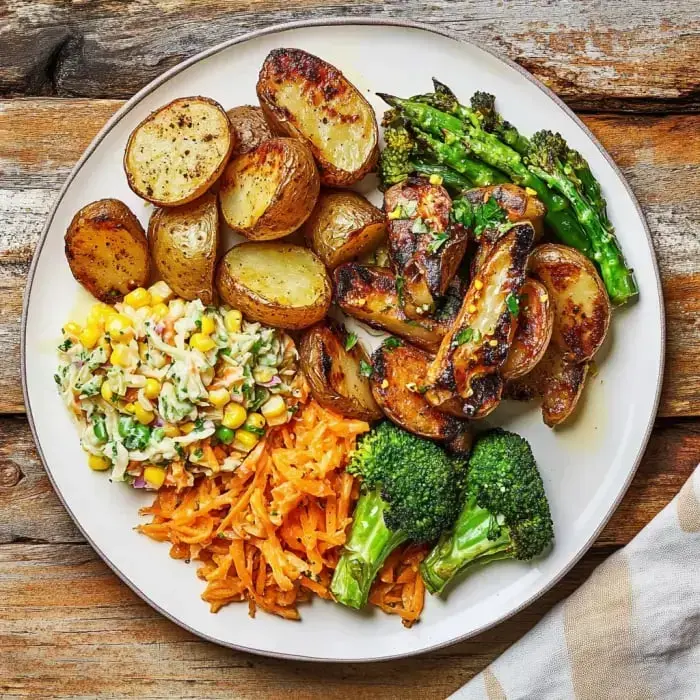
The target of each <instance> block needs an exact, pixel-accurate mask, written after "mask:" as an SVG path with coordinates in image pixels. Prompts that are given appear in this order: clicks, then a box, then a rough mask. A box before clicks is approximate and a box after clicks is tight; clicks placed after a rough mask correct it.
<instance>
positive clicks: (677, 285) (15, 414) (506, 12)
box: [0, 0, 700, 700]
mask: <svg viewBox="0 0 700 700" xmlns="http://www.w3.org/2000/svg"><path fill="white" fill-rule="evenodd" d="M323 14H325V15H327V16H346V15H372V16H377V17H406V18H410V19H414V20H418V21H423V22H427V23H430V24H434V25H436V26H439V27H447V28H449V29H451V30H452V31H454V32H457V33H458V34H460V35H462V36H463V37H465V38H468V39H475V40H477V41H480V42H483V43H484V44H485V45H487V46H490V47H493V48H494V49H497V50H499V51H501V52H502V53H503V54H504V55H507V56H509V57H511V58H513V59H515V60H516V61H518V62H519V63H520V64H521V65H523V66H525V67H526V68H527V69H529V70H530V71H532V72H533V73H534V74H535V75H536V76H537V77H538V78H540V79H541V80H543V81H544V82H545V83H547V84H548V85H549V86H550V87H552V88H553V89H554V90H555V91H556V92H558V93H559V94H560V95H561V96H562V97H563V98H564V99H565V100H566V101H567V102H568V103H569V104H570V105H571V106H572V107H573V108H574V109H575V110H576V111H577V112H578V113H579V114H580V115H581V117H582V118H583V119H584V121H585V122H586V123H587V124H588V126H589V127H590V128H591V129H592V130H593V132H594V133H595V134H596V135H597V136H598V137H599V138H600V140H601V141H602V142H603V144H604V145H605V146H606V147H607V149H608V150H609V151H610V153H611V154H612V155H613V157H614V158H615V160H616V161H617V162H618V164H619V165H620V166H621V167H622V169H623V171H624V173H625V175H626V177H627V178H628V180H629V182H630V184H631V185H632V187H633V189H634V191H635V193H636V194H637V197H638V198H639V200H640V202H641V204H642V206H643V208H644V211H645V214H646V217H647V221H648V222H649V226H650V228H651V232H652V235H653V238H654V244H655V247H656V251H657V255H658V259H659V264H660V266H661V274H662V277H663V285H664V295H665V301H666V313H667V322H668V354H667V361H666V378H665V385H664V392H663V397H662V400H661V407H660V411H659V418H658V420H657V422H656V427H655V430H654V433H653V435H652V438H651V442H650V445H649V449H648V451H647V454H646V456H645V458H644V461H643V462H642V465H641V467H640V468H639V472H638V473H637V476H636V478H635V479H634V482H633V484H632V486H631V488H630V490H629V492H628V493H627V496H626V497H625V499H624V501H623V503H622V505H621V506H620V508H619V509H618V511H617V513H616V514H615V516H614V517H613V519H612V520H611V522H610V524H609V525H608V527H607V528H606V529H605V531H604V532H603V534H602V535H601V536H600V538H599V539H598V541H597V542H596V544H595V545H594V547H593V548H592V549H591V551H590V552H589V553H588V554H587V555H586V556H585V557H584V559H583V560H582V561H581V562H580V563H579V564H578V565H577V566H576V567H575V568H574V570H573V571H572V572H571V573H570V574H569V575H568V576H567V577H566V578H565V579H564V581H562V582H561V583H560V584H559V585H558V586H556V587H555V589H554V590H553V591H551V592H550V593H548V594H547V595H545V596H544V597H543V598H542V599H541V600H540V601H539V602H537V603H536V604H534V605H532V606H531V607H530V608H529V609H528V610H526V611H524V612H522V613H521V614H519V615H518V616H516V617H515V618H513V619H512V620H510V621H508V622H506V623H504V624H502V625H500V626H498V627H496V628H495V629H493V630H491V631H490V632H488V633H485V634H482V635H480V636H479V637H477V638H475V639H471V640H469V641H467V642H464V643H462V644H458V645H456V646H453V647H450V648H448V649H444V650H443V651H439V652H436V653H433V654H429V655H427V656H423V657H420V658H419V659H414V660H406V661H397V662H387V663H379V664H373V665H314V664H307V663H295V662H285V661H277V660H272V659H264V658H259V657H255V656H251V655H247V654H243V653H236V652H233V651H230V650H227V649H222V648H219V647H217V646H214V645H213V644H209V643H207V642H203V641H201V640H199V639H197V638H196V637H193V636H192V635H191V634H189V633H187V632H184V631H183V630H181V629H180V628H179V627H177V626H175V625H174V624H172V623H170V622H169V621H167V620H166V619H164V618H162V617H161V616H160V615H158V614H157V613H155V612H154V611H153V610H151V609H150V608H149V607H148V606H147V605H146V604H144V603H142V602H141V600H140V599H138V598H137V597H136V596H135V595H134V594H133V593H132V592H131V591H130V590H129V589H128V588H127V587H126V586H125V585H123V584H122V583H121V582H120V581H119V580H118V579H117V578H116V577H115V576H114V575H113V574H112V573H111V572H110V571H109V570H108V569H107V567H106V566H105V565H104V564H103V563H102V561H101V560H100V559H99V558H98V557H97V555H96V554H95V553H94V552H93V551H92V549H91V548H90V547H89V546H88V545H87V544H86V543H85V542H84V540H83V539H82V537H81V536H80V534H79V533H78V531H77V529H76V527H75V526H74V525H73V523H72V521H71V520H70V518H69V517H68V515H67V514H66V513H65V511H64V510H63V508H62V506H61V505H60V504H59V502H58V499H57V498H56V496H55V495H54V493H53V491H52V489H51V486H50V485H49V482H48V479H47V477H46V475H45V473H44V470H43V468H42V466H41V464H40V463H39V460H38V458H37V455H36V452H35V450H34V447H33V444H32V440H31V437H30V434H29V429H28V427H27V422H26V420H25V419H24V417H23V415H22V413H23V410H24V408H23V405H22V396H21V390H20V384H19V323H20V313H21V302H22V292H23V288H24V283H25V277H26V274H27V270H28V267H29V262H30V260H31V257H32V252H33V249H34V245H35V244H36V241H37V239H38V236H39V234H40V231H41V229H42V226H43V223H44V219H45V217H46V215H47V213H48V211H49V209H50V207H51V205H52V203H53V202H54V200H55V198H56V194H57V192H58V190H59V188H60V186H61V185H62V183H63V181H64V179H65V177H66V175H67V174H68V172H69V171H70V169H71V168H72V166H73V164H74V163H75V161H76V160H77V159H78V157H79V156H80V154H81V153H82V151H83V149H84V148H85V147H86V146H87V145H88V143H89V142H90V140H91V139H92V137H93V136H94V134H95V133H96V132H97V131H98V129H99V128H100V127H101V126H102V125H103V124H104V122H105V120H106V119H107V118H108V117H109V116H110V115H111V114H112V113H113V112H114V111H115V110H116V109H117V108H118V107H119V106H120V105H121V104H122V102H123V100H124V99H126V98H128V97H130V96H131V95H132V94H133V93H134V92H135V91H136V90H138V89H139V88H141V87H142V86H143V85H145V84H146V83H147V82H148V81H149V80H151V79H152V78H154V77H156V76H157V75H159V74H160V73H161V72H163V71H164V70H165V69H167V68H169V67H170V66H173V65H175V64H176V63H178V62H180V61H181V60H183V59H185V58H187V57H188V56H191V55H192V54H194V53H196V52H198V51H200V50H202V49H204V48H207V47H209V46H212V45H214V44H216V43H218V42H220V41H223V40H225V39H229V38H231V37H232V36H235V35H236V34H239V33H242V32H245V31H249V30H251V29H256V28H259V27H263V26H265V25H269V24H272V23H276V22H282V21H287V20H292V19H298V18H305V17H309V16H312V17H318V16H322V15H323ZM699 58H700V22H698V14H697V5H696V4H695V3H693V2H689V1H686V2H676V3H669V2H662V1H660V0H659V1H655V2H649V1H647V2H645V1H643V0H628V1H627V2H616V1H615V0H610V1H609V2H602V1H601V0H580V1H576V0H560V1H559V2H556V3H553V2H551V1H550V0H510V1H509V2H505V3H503V2H487V1H480V0H469V1H468V2H461V1H460V2H450V1H448V0H433V1H432V2H429V3H427V2H426V3H424V2H419V1H418V0H408V1H404V0H376V1H374V2H373V1H371V0H365V1H364V2H344V1H343V0H326V2H323V3H321V2H312V1H306V0H260V1H259V2H252V1H251V0H228V1H224V0H199V2H197V3H196V4H195V3H185V2H179V1H178V0H138V1H136V2H118V1H116V0H113V1H110V2H101V3H84V2H75V3H66V2H60V1H59V0H39V1H36V0H5V2H3V3H0V222H1V224H2V226H1V228H0V241H1V246H0V288H1V289H2V297H0V299H1V301H0V355H1V356H2V362H1V363H0V412H1V413H2V414H3V416H2V418H0V455H1V459H0V513H1V516H0V695H1V696H2V697H5V698H7V697H13V698H14V697H25V696H31V697H42V698H43V697H78V696H79V697H94V696H103V697H107V696H108V697H138V698H170V699H171V698H180V697H183V698H184V697H187V698H204V697H206V698H231V697H236V698H275V697H281V696H282V695H283V694H284V695H287V696H289V697H294V698H297V697H299V698H302V697H303V698H336V697H337V698H341V697H348V696H351V697H354V698H370V697H371V698H379V697H386V698H394V697H403V698H406V699H407V700H408V698H442V697H445V696H446V695H447V694H448V693H450V692H452V691H454V690H455V689H456V688H457V687H459V686H460V685H461V684H463V683H464V682H466V681H467V680H468V679H469V678H471V677H472V676H473V675H474V674H475V673H477V672H478V671H480V670H481V669H483V668H484V666H486V665H487V664H488V663H489V662H490V661H492V660H493V659H495V658H496V657H497V656H498V655H499V654H500V653H501V652H502V651H503V650H504V649H506V647H508V645H510V644H511V643H513V642H514V641H516V640H517V639H518V638H519V637H521V636H522V635H523V633H525V632H526V631H527V630H528V629H530V628H531V627H532V626H533V625H534V624H535V623H536V622H537V621H538V620H539V619H540V618H541V617H542V615H543V614H544V613H545V612H546V611H547V610H548V609H549V608H550V607H551V606H552V605H553V604H554V603H555V602H557V601H558V600H561V599H562V598H564V597H565V596H567V595H569V594H570V593H571V592H572V591H573V590H574V589H575V588H576V587H577V586H578V585H579V584H580V583H581V582H582V581H583V580H584V579H585V578H586V577H587V576H588V575H589V574H590V572H591V571H592V570H593V568H594V567H595V566H596V565H597V564H599V563H600V562H601V561H602V560H603V559H604V558H605V557H607V556H608V555H609V554H610V553H611V552H613V551H615V550H616V549H617V548H618V547H621V546H622V545H624V544H625V543H627V542H629V540H630V539H631V538H632V537H633V536H634V535H635V534H636V533H637V532H638V531H639V530H640V529H641V528H642V527H643V526H644V525H645V524H646V523H647V522H649V520H650V519H651V518H652V517H653V516H654V515H655V514H656V513H657V512H658V511H659V510H660V509H661V508H662V507H663V506H664V505H665V504H666V503H667V502H668V501H669V500H670V499H671V498H672V496H673V495H674V494H675V493H676V492H677V491H678V489H679V488H680V486H681V484H682V483H683V482H684V480H685V479H686V478H687V477H688V475H689V474H690V472H691V470H692V468H693V467H694V465H695V463H696V462H697V461H698V457H699V456H700V419H699V417H700V315H699V313H698V312H699V311H700V197H698V193H699V192H700V114H699V113H698V112H699V108H700V70H699V67H698V66H699V64H700V61H698V59H699ZM447 70H448V72H449V67H448V69H447ZM57 322H58V321H57ZM630 361H634V358H630ZM643 380H644V378H640V381H643Z"/></svg>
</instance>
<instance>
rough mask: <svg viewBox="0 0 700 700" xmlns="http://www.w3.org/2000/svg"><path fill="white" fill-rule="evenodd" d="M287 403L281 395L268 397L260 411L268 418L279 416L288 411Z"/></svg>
mask: <svg viewBox="0 0 700 700" xmlns="http://www.w3.org/2000/svg"><path fill="white" fill-rule="evenodd" d="M286 411H287V405H286V404H285V403H284V399H283V398H282V397H281V396H273V397H272V398H270V399H268V400H267V401H266V402H265V403H264V404H263V405H262V407H261V408H260V413H262V414H263V416H265V418H267V419H268V420H269V419H270V418H279V416H281V415H282V414H283V413H286Z"/></svg>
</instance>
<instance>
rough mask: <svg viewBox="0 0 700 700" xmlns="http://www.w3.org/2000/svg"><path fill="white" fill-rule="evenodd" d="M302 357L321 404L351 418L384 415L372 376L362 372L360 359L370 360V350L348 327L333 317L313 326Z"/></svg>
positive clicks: (312, 389) (301, 352)
mask: <svg viewBox="0 0 700 700" xmlns="http://www.w3.org/2000/svg"><path fill="white" fill-rule="evenodd" d="M353 341H354V344H352V343H353ZM299 356H300V363H301V368H302V370H303V372H304V376H305V377H306V379H307V380H308V382H309V387H310V389H311V393H312V395H313V397H314V398H315V399H316V401H318V403H320V404H321V406H323V407H324V408H328V409H330V410H331V411H335V412H336V413H340V415H342V416H346V417H348V418H359V419H360V420H366V421H373V420H379V419H380V418H381V417H382V411H381V409H380V408H379V406H377V403H376V401H375V400H374V398H373V397H372V391H371V389H370V385H369V379H367V377H365V376H363V375H362V373H361V372H360V360H364V361H365V362H368V361H369V358H368V357H367V353H365V351H364V349H363V348H362V346H361V345H360V343H359V342H357V338H354V339H353V337H352V336H350V334H349V333H348V332H347V331H346V330H345V327H343V326H340V325H338V324H335V323H333V322H331V321H329V320H326V321H322V322H321V323H317V324H316V325H315V326H312V327H311V328H309V330H307V331H306V333H305V334H304V337H303V338H302V340H301V345H300V346H299Z"/></svg>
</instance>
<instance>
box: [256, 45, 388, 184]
mask: <svg viewBox="0 0 700 700" xmlns="http://www.w3.org/2000/svg"><path fill="white" fill-rule="evenodd" d="M257 93H258V99H259V100H260V106H261V107H262V109H263V112H264V113H265V117H266V118H267V120H268V122H270V124H271V125H272V127H273V128H274V129H275V130H276V131H277V132H278V133H280V134H284V135H286V136H292V137H294V138H298V139H302V140H304V141H306V143H308V144H309V146H310V147H311V150H312V151H313V154H314V158H315V159H316V162H317V163H318V168H319V170H320V172H321V182H322V183H323V184H324V185H328V186H331V187H338V186H340V187H345V186H348V185H351V184H353V183H354V182H357V181H358V180H360V179H362V178H363V177H364V176H365V175H366V174H367V173H368V172H369V171H370V170H372V168H374V166H375V164H376V161H377V155H378V148H377V143H378V141H379V130H378V128H377V119H376V117H375V115H374V110H373V109H372V107H371V106H370V104H369V102H367V100H366V99H365V98H364V97H363V96H362V95H361V94H360V92H359V91H358V90H357V88H355V87H354V86H353V85H352V84H351V83H350V82H349V81H348V80H347V79H346V78H345V76H344V75H343V74H342V73H341V72H340V71H339V70H338V69H337V68H335V67H334V66H332V65H330V64H329V63H326V62H325V61H323V60H321V59H320V58H317V57H316V56H312V55H311V54H309V53H306V52H305V51H302V50H300V49H274V50H273V51H271V52H270V53H269V54H268V55H267V58H266V59H265V62H264V63H263V65H262V68H261V70H260V76H259V78H258V84H257Z"/></svg>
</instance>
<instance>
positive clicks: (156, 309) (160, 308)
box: [151, 301, 170, 320]
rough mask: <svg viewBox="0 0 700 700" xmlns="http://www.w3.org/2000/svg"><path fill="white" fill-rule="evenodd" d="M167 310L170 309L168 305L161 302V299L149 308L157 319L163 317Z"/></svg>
mask: <svg viewBox="0 0 700 700" xmlns="http://www.w3.org/2000/svg"><path fill="white" fill-rule="evenodd" d="M168 311H170V309H169V308H168V305H167V304H165V303H163V302H162V301H161V302H160V303H158V304H154V306H153V308H152V309H151V313H152V314H153V315H154V316H155V317H156V318H157V319H158V320H160V319H162V318H165V317H166V316H167V315H168Z"/></svg>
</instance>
